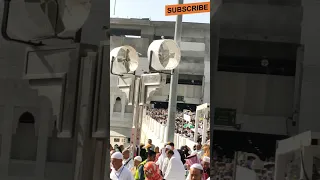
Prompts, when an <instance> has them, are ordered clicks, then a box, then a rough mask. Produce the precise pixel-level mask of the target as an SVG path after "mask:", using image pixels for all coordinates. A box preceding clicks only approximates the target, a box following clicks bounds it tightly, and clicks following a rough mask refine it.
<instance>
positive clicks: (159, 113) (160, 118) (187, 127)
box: [147, 108, 203, 142]
mask: <svg viewBox="0 0 320 180" xmlns="http://www.w3.org/2000/svg"><path fill="white" fill-rule="evenodd" d="M184 114H187V115H189V116H190V121H187V120H185V119H184ZM147 115H148V116H150V117H151V118H152V119H154V120H156V121H157V122H159V123H160V124H163V125H165V124H166V123H167V119H168V109H162V108H158V109H157V108H150V109H148V111H147ZM195 115H196V113H195V112H191V111H188V112H183V111H179V110H178V111H177V112H176V120H175V133H178V134H180V135H182V136H184V137H186V138H189V139H192V140H193V138H194V133H195V132H194V128H195ZM202 131H203V122H202V121H199V126H198V140H197V142H201V140H202Z"/></svg>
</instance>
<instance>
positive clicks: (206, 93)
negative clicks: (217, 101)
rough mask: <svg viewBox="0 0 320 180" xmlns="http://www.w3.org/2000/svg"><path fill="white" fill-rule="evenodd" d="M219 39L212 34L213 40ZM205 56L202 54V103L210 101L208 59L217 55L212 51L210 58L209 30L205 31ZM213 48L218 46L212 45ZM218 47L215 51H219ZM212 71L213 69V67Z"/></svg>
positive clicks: (215, 57) (214, 58) (215, 58)
mask: <svg viewBox="0 0 320 180" xmlns="http://www.w3.org/2000/svg"><path fill="white" fill-rule="evenodd" d="M213 33H216V31H213ZM216 40H217V41H219V38H215V35H214V36H213V41H214V42H215V41H216ZM204 43H205V56H204V61H203V62H204V69H203V75H204V78H203V79H204V81H203V82H202V83H203V99H202V103H210V70H211V69H210V59H211V58H212V59H213V60H217V58H218V55H216V54H215V53H213V57H211V58H210V31H208V32H206V33H205V40H204ZM213 47H214V48H218V49H219V46H215V44H214V45H213ZM218 49H215V50H217V52H218V51H219V50H218ZM213 71H214V69H213Z"/></svg>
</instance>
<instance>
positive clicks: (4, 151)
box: [0, 94, 14, 179]
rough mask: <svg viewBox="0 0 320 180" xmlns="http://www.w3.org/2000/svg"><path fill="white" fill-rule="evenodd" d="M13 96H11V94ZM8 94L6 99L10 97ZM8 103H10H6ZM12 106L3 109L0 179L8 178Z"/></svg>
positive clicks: (12, 117)
mask: <svg viewBox="0 0 320 180" xmlns="http://www.w3.org/2000/svg"><path fill="white" fill-rule="evenodd" d="M11 95H12V96H13V94H11ZM12 96H10V94H8V96H7V97H12ZM8 102H10V101H8ZM13 107H14V105H13V104H8V105H7V106H5V108H4V121H3V127H1V128H2V132H3V134H2V145H1V156H0V177H1V179H2V178H4V179H6V178H8V173H9V162H10V150H11V142H12V141H11V139H12V129H13V124H12V123H13V119H14V108H13Z"/></svg>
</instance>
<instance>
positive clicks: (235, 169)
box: [232, 151, 238, 180]
mask: <svg viewBox="0 0 320 180" xmlns="http://www.w3.org/2000/svg"><path fill="white" fill-rule="evenodd" d="M233 159H234V166H233V172H232V180H236V179H237V177H236V176H237V162H238V151H236V152H234V158H233Z"/></svg>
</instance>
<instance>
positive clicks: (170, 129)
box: [165, 0, 183, 142]
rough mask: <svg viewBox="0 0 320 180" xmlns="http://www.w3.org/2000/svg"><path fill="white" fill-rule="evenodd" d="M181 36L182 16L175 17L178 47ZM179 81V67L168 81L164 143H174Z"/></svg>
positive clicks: (175, 34)
mask: <svg viewBox="0 0 320 180" xmlns="http://www.w3.org/2000/svg"><path fill="white" fill-rule="evenodd" d="M178 3H179V4H183V0H178ZM181 34H182V15H178V16H177V20H176V25H175V33H174V40H175V41H176V42H177V44H178V46H180V42H181ZM178 79H179V66H178V67H176V69H174V70H172V71H171V81H170V94H169V107H168V109H169V110H168V122H167V135H166V136H165V137H166V139H165V142H168V141H170V142H173V141H174V130H175V119H176V110H177V88H178Z"/></svg>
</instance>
